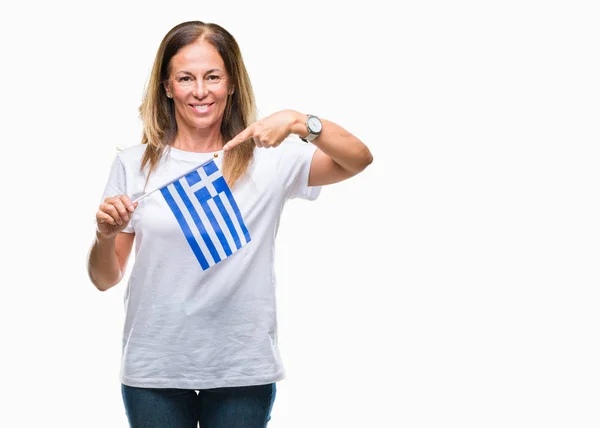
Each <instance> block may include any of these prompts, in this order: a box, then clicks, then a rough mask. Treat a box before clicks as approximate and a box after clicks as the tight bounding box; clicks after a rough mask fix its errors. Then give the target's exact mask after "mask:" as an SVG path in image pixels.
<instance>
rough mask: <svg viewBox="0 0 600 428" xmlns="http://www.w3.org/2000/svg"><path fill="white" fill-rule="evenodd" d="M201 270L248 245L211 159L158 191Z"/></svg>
mask: <svg viewBox="0 0 600 428" xmlns="http://www.w3.org/2000/svg"><path fill="white" fill-rule="evenodd" d="M160 192H161V193H162V195H163V197H164V198H165V200H166V201H167V204H168V205H169V208H171V211H172V212H173V214H174V215H175V218H176V219H177V222H178V223H179V226H180V227H181V230H182V232H183V234H184V235H185V239H186V240H187V242H188V244H190V247H191V249H192V251H193V252H194V255H195V256H196V259H198V262H199V263H200V266H201V267H202V270H206V269H208V268H209V267H211V266H213V265H215V264H217V263H219V262H220V261H221V260H224V259H226V258H227V257H229V256H230V255H232V254H233V253H235V252H236V251H237V250H239V249H240V248H242V247H243V246H244V245H246V244H247V243H248V242H250V233H249V232H248V229H247V228H246V225H245V224H244V219H243V218H242V215H241V213H240V209H239V208H238V205H237V203H236V202H235V199H234V198H233V194H232V193H231V189H229V186H228V185H227V183H226V182H225V178H223V175H222V174H221V171H220V170H219V168H218V167H217V165H216V164H215V162H214V160H210V161H209V162H206V163H204V164H202V165H200V166H199V167H198V168H196V169H194V170H193V171H191V172H189V173H187V174H186V175H184V176H182V177H181V178H179V179H177V180H175V181H173V182H172V183H169V184H167V185H166V186H164V187H162V188H161V189H160Z"/></svg>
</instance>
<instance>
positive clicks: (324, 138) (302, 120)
mask: <svg viewBox="0 0 600 428" xmlns="http://www.w3.org/2000/svg"><path fill="white" fill-rule="evenodd" d="M293 115H294V121H293V124H292V127H291V129H292V133H293V134H297V135H299V136H301V137H306V135H307V134H308V130H307V128H306V117H307V116H306V115H305V114H302V113H298V112H293ZM321 123H322V124H323V130H322V131H321V134H320V135H319V136H318V137H317V138H315V139H314V140H313V141H312V143H313V144H314V145H315V146H317V147H318V148H319V149H321V151H323V152H324V153H325V154H327V155H329V156H330V157H331V159H333V161H334V162H335V163H337V164H338V165H340V167H342V168H343V169H345V170H347V171H348V172H350V173H352V174H357V173H359V172H361V171H362V170H363V169H365V168H366V167H367V166H368V165H369V164H370V163H371V162H373V155H372V154H371V151H370V150H369V149H368V147H367V146H366V145H365V144H364V143H363V142H362V141H360V140H359V139H358V138H356V137H355V136H354V135H352V134H351V133H349V132H348V131H346V130H345V129H344V128H342V127H341V126H340V125H338V124H336V123H334V122H331V121H328V120H325V119H322V118H321Z"/></svg>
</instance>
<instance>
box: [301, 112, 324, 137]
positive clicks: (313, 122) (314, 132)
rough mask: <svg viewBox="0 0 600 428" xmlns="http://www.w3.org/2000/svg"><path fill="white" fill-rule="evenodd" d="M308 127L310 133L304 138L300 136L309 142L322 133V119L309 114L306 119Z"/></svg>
mask: <svg viewBox="0 0 600 428" xmlns="http://www.w3.org/2000/svg"><path fill="white" fill-rule="evenodd" d="M306 129H308V135H307V136H306V137H304V138H302V137H300V139H301V140H302V141H304V142H305V143H309V142H311V141H312V140H314V139H315V138H317V137H318V136H319V135H321V130H322V129H323V124H322V123H321V119H319V118H318V117H317V116H315V115H312V114H309V115H308V118H307V119H306Z"/></svg>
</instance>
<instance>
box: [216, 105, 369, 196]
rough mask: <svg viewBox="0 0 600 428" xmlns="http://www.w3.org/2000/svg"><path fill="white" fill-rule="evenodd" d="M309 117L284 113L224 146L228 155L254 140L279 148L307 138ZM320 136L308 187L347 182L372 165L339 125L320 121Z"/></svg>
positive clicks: (357, 142) (362, 146) (363, 148)
mask: <svg viewBox="0 0 600 428" xmlns="http://www.w3.org/2000/svg"><path fill="white" fill-rule="evenodd" d="M307 117H308V115H306V114H302V113H299V112H297V111H294V110H282V111H279V112H277V113H274V114H272V115H271V116H268V117H265V118H264V119H261V120H258V121H256V122H254V123H252V124H251V125H250V126H248V127H247V128H246V129H244V130H243V131H242V132H240V133H239V134H238V135H236V136H235V137H234V138H233V139H232V140H231V141H228V142H227V144H225V147H224V149H225V151H227V150H231V149H232V148H233V147H235V146H237V145H238V144H241V143H242V142H244V141H246V140H248V139H249V138H253V139H254V142H255V144H256V145H257V146H258V147H265V148H269V147H277V146H278V145H279V144H281V142H282V141H283V140H284V139H285V138H286V137H287V136H288V135H290V134H296V135H299V136H300V137H306V136H307V135H308V129H307V127H306V119H307ZM320 120H321V123H322V124H323V129H322V130H321V134H320V135H319V136H318V137H317V138H315V139H314V140H312V144H314V145H315V146H317V151H316V152H315V154H314V155H313V158H312V162H311V164H310V173H309V176H308V185H309V186H324V185H326V184H332V183H337V182H340V181H342V180H346V179H347V178H350V177H352V176H354V175H356V174H358V173H359V172H361V171H362V170H363V169H365V168H366V167H367V166H368V165H369V164H370V163H371V162H373V155H372V154H371V151H370V150H369V149H368V148H367V146H366V145H365V144H364V143H363V142H362V141H360V140H359V139H358V138H356V137H355V136H354V135H352V134H351V133H349V132H348V131H346V130H345V129H344V128H342V127H341V126H340V125H337V124H335V123H333V122H331V121H328V120H325V119H320Z"/></svg>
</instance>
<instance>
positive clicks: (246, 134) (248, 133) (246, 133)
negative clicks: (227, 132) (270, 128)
mask: <svg viewBox="0 0 600 428" xmlns="http://www.w3.org/2000/svg"><path fill="white" fill-rule="evenodd" d="M253 132H254V126H253V125H250V126H249V127H247V128H246V129H244V130H243V131H242V132H240V133H239V134H238V135H236V136H235V137H233V138H232V139H231V140H229V141H228V142H227V144H225V145H224V146H223V150H224V151H227V150H231V149H233V148H234V147H235V146H237V145H238V144H242V143H243V142H244V141H246V140H247V139H249V138H250V137H252V133H253Z"/></svg>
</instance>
